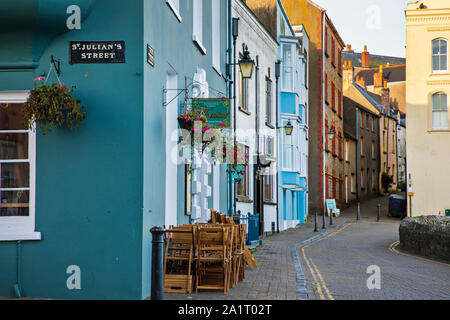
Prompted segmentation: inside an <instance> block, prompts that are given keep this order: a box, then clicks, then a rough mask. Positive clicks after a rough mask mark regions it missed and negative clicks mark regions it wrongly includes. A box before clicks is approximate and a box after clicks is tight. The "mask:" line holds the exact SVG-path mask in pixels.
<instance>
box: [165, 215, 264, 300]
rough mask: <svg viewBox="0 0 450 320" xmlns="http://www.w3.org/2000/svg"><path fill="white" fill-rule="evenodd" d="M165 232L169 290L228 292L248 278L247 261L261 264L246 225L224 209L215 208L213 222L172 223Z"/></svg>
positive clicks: (166, 280) (166, 283) (167, 285)
mask: <svg viewBox="0 0 450 320" xmlns="http://www.w3.org/2000/svg"><path fill="white" fill-rule="evenodd" d="M165 234H166V237H165V244H166V248H165V259H164V291H165V292H176V293H191V292H192V291H193V290H194V289H195V292H198V291H199V290H220V291H223V293H224V294H226V293H227V292H228V290H230V288H233V287H235V286H236V285H237V283H238V282H240V281H243V280H244V273H245V272H244V269H245V267H246V264H247V263H248V264H249V265H250V266H251V267H252V269H254V268H256V267H257V265H258V264H257V262H256V260H255V259H254V258H253V256H252V254H251V253H250V251H249V250H248V248H247V247H246V245H245V237H246V226H245V225H237V224H235V223H234V221H233V219H231V218H230V217H227V216H225V215H223V214H221V213H220V212H216V211H213V210H211V222H210V223H197V224H194V225H184V226H179V227H170V228H169V229H168V230H166V232H165ZM194 285H195V286H194Z"/></svg>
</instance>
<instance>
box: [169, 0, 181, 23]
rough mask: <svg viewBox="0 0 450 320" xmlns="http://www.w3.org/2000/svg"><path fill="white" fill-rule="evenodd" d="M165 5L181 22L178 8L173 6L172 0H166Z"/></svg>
mask: <svg viewBox="0 0 450 320" xmlns="http://www.w3.org/2000/svg"><path fill="white" fill-rule="evenodd" d="M166 3H167V5H168V6H169V8H170V9H171V10H172V12H173V14H174V15H175V17H176V18H177V19H178V21H179V22H180V23H181V22H183V19H182V18H181V15H180V12H179V11H178V9H177V8H176V7H175V5H174V4H173V3H172V0H166Z"/></svg>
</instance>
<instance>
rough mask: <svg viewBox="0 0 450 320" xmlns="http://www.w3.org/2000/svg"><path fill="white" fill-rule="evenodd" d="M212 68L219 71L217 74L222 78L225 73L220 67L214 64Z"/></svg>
mask: <svg viewBox="0 0 450 320" xmlns="http://www.w3.org/2000/svg"><path fill="white" fill-rule="evenodd" d="M212 68H213V69H214V71H215V72H217V74H218V75H219V76H220V77H221V78H222V77H223V74H222V72H220V68H219V67H216V66H215V65H213V66H212Z"/></svg>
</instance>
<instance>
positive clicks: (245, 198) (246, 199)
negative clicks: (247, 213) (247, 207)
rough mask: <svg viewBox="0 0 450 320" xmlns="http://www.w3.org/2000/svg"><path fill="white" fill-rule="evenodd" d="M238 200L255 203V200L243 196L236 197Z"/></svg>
mask: <svg viewBox="0 0 450 320" xmlns="http://www.w3.org/2000/svg"><path fill="white" fill-rule="evenodd" d="M236 201H237V202H242V203H253V200H251V199H250V198H248V197H242V196H237V197H236Z"/></svg>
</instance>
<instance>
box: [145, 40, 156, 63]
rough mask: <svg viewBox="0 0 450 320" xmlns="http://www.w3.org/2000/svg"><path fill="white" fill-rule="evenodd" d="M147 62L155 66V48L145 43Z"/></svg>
mask: <svg viewBox="0 0 450 320" xmlns="http://www.w3.org/2000/svg"><path fill="white" fill-rule="evenodd" d="M147 63H148V64H149V65H151V66H152V67H154V66H155V49H153V48H152V46H151V45H149V44H147Z"/></svg>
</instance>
